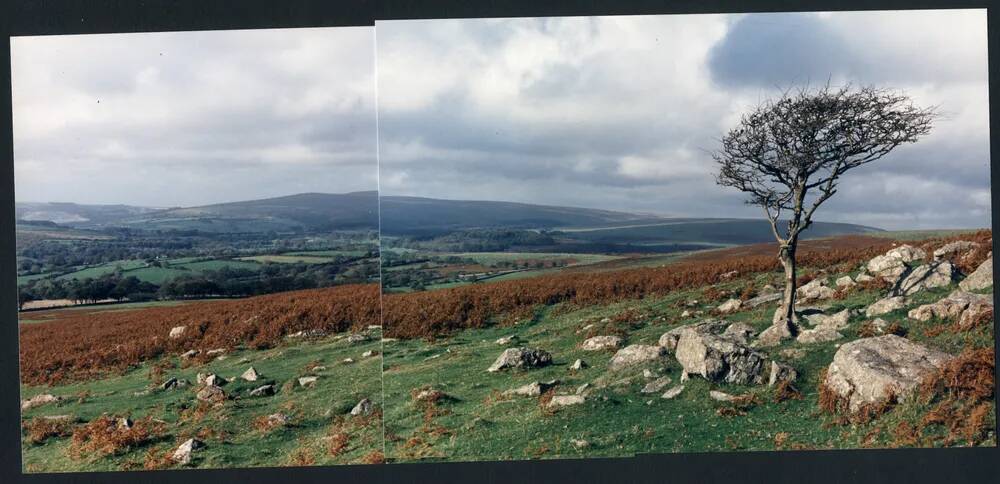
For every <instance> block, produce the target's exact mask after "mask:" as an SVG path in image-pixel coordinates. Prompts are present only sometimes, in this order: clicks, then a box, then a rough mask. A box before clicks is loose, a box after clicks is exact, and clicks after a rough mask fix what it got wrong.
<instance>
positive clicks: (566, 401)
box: [547, 395, 586, 408]
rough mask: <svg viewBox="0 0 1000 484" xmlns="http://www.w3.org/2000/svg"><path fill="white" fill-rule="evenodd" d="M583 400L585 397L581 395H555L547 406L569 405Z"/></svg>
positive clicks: (577, 403)
mask: <svg viewBox="0 0 1000 484" xmlns="http://www.w3.org/2000/svg"><path fill="white" fill-rule="evenodd" d="M584 401H586V398H585V397H584V396H582V395H556V396H554V397H552V400H550V401H549V403H548V405H547V407H548V408H555V407H568V406H570V405H579V404H581V403H583V402H584Z"/></svg>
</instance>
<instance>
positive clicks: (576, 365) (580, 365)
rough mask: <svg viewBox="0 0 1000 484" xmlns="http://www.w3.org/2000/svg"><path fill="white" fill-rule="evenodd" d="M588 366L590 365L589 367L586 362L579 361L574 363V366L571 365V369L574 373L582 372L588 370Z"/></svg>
mask: <svg viewBox="0 0 1000 484" xmlns="http://www.w3.org/2000/svg"><path fill="white" fill-rule="evenodd" d="M588 366H590V365H588V364H587V362H586V361H583V360H580V359H577V360H576V361H574V362H573V364H572V365H570V367H569V369H570V370H573V371H580V370H582V369H584V368H587V367H588Z"/></svg>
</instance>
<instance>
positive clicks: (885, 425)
mask: <svg viewBox="0 0 1000 484" xmlns="http://www.w3.org/2000/svg"><path fill="white" fill-rule="evenodd" d="M935 235H940V234H935ZM906 238H907V240H910V241H911V242H910V243H915V244H917V245H919V246H922V247H924V248H927V249H933V248H936V247H939V246H941V245H942V244H943V243H944V242H946V241H949V240H956V239H957V238H962V239H965V240H974V241H977V242H978V243H980V244H981V247H985V248H987V249H988V248H989V247H990V245H991V234H990V233H989V232H988V231H987V232H979V233H974V234H970V233H968V232H966V233H964V234H960V235H953V234H952V235H951V236H950V238H945V239H928V238H926V237H925V238H922V239H913V238H912V237H906ZM894 243H895V241H894V240H892V239H891V238H881V237H880V238H871V237H865V236H853V237H847V238H834V239H828V240H823V241H811V242H810V243H809V244H806V247H805V250H803V251H802V252H801V253H800V261H801V262H802V264H801V271H802V272H801V273H802V276H803V280H809V279H811V278H813V277H817V276H824V277H829V278H830V279H831V280H833V279H836V278H838V277H841V276H844V275H850V276H852V277H853V276H857V275H858V267H859V265H860V264H861V263H862V262H864V261H867V260H868V259H870V258H871V257H873V256H874V255H877V254H881V253H884V252H885V251H886V250H888V249H889V248H891V247H892V246H893V244H894ZM985 257H986V250H985V249H984V250H981V251H977V252H975V255H974V256H973V257H972V258H971V259H967V260H964V261H963V262H961V263H960V265H961V266H962V270H963V271H965V273H968V272H970V266H971V267H973V268H974V267H975V266H976V265H977V264H978V263H979V262H981V261H982V260H983V259H984V258H985ZM777 269H778V266H777V264H776V262H775V261H774V250H773V246H768V245H765V244H762V245H759V246H746V247H735V248H731V249H724V250H720V251H711V252H709V251H706V252H699V253H697V254H694V255H691V256H690V257H687V258H681V259H680V260H678V261H677V262H675V263H672V264H668V265H666V266H665V267H662V268H637V269H626V270H620V271H602V272H599V273H593V272H588V271H580V272H572V271H567V273H564V274H557V275H547V276H541V277H536V278H532V279H524V280H519V281H504V282H489V283H484V284H476V285H467V286H462V287H456V288H451V289H441V290H433V291H424V292H417V293H409V294H390V295H386V296H384V298H383V307H384V328H385V332H386V335H387V337H388V338H387V339H386V340H385V343H384V351H385V354H384V368H385V369H384V398H385V422H386V424H385V425H386V445H387V452H386V457H387V458H388V459H389V461H391V462H412V461H422V460H432V461H435V460H444V461H463V460H509V459H534V458H581V457H606V456H628V455H634V454H636V453H650V452H652V453H658V452H705V451H732V450H782V449H785V450H805V449H844V448H867V447H913V446H920V447H937V446H965V445H989V446H993V445H996V436H995V435H994V433H993V432H992V430H991V429H993V428H994V423H993V421H992V420H993V415H994V409H995V403H994V400H993V380H992V375H993V368H994V363H993V352H992V348H993V342H994V333H993V326H992V319H991V320H990V323H989V324H982V325H978V326H975V327H973V328H969V329H966V330H959V329H956V327H955V325H954V324H953V322H951V321H947V320H940V319H931V320H930V321H919V320H914V319H911V318H908V317H907V310H906V309H904V310H896V311H893V312H890V313H888V314H886V315H883V316H881V317H882V318H883V319H884V320H886V321H887V322H888V323H890V325H891V324H893V323H894V324H895V325H894V326H892V327H893V328H894V331H897V332H898V333H897V334H903V335H905V337H906V338H908V339H909V340H911V341H914V342H917V343H920V344H924V345H928V346H930V347H932V348H936V349H939V350H942V351H945V352H948V353H949V354H952V355H962V356H961V357H960V358H959V359H958V360H956V362H958V363H960V364H962V365H964V366H962V367H961V368H963V370H961V371H963V372H964V373H963V374H964V375H965V376H964V377H963V378H968V379H970V381H971V379H975V378H980V379H979V380H976V381H978V382H980V383H976V384H972V383H966V380H965V379H958V380H947V381H946V383H941V384H939V385H938V386H935V387H933V388H931V387H928V388H930V389H928V390H921V393H920V394H921V395H922V396H921V397H920V398H916V399H908V400H905V401H901V402H899V403H897V404H895V405H887V407H886V408H884V409H882V410H881V411H880V412H878V413H875V414H873V415H870V416H869V418H856V417H848V416H845V415H844V414H842V413H839V412H838V411H831V410H830V409H829V408H828V406H827V402H828V400H829V398H828V397H827V396H826V394H825V393H824V391H823V390H822V388H821V384H820V383H821V381H822V379H823V375H824V371H825V369H826V367H827V366H828V365H829V364H830V361H831V360H832V358H833V355H834V353H835V352H836V351H837V349H838V347H839V346H840V345H841V344H842V343H845V342H847V341H851V340H854V339H857V338H861V337H864V336H868V335H869V334H868V333H866V331H870V327H869V326H868V325H866V322H867V321H869V320H870V318H865V317H864V315H863V314H861V315H853V316H851V318H850V320H849V322H848V325H847V327H846V328H845V329H843V330H842V331H841V332H842V333H843V334H844V337H845V339H841V340H837V341H833V342H825V343H809V344H807V343H800V342H797V341H795V340H791V341H786V342H784V343H782V344H781V345H779V346H777V347H774V348H768V349H767V350H766V351H767V353H768V354H769V355H771V356H772V357H774V358H775V359H777V360H780V361H782V362H783V363H786V364H789V365H791V366H793V367H794V368H795V369H796V371H797V372H798V375H799V376H798V379H797V380H796V381H795V383H794V386H792V387H781V386H780V385H779V386H778V387H769V386H767V385H760V386H744V385H737V384H726V383H718V382H711V381H708V380H705V379H702V378H700V377H692V379H691V380H688V381H687V382H683V381H682V379H681V367H680V365H679V363H678V362H677V361H675V360H673V359H672V358H671V359H670V360H669V361H670V362H669V364H667V365H666V367H665V368H658V369H656V370H655V371H658V373H655V374H654V375H652V376H651V377H647V376H646V375H645V374H638V373H636V372H634V371H633V372H624V373H618V372H615V371H611V370H609V360H610V359H611V356H612V355H613V354H614V350H611V351H608V350H604V351H585V350H583V349H582V348H581V346H580V345H581V343H582V342H583V341H584V340H585V339H587V338H589V337H591V336H596V335H604V334H612V335H617V336H620V337H622V338H624V343H623V345H630V344H647V345H657V344H658V340H659V338H660V336H661V335H662V334H664V333H665V332H666V331H668V330H670V329H673V328H676V327H678V326H681V325H684V324H689V323H694V322H697V321H699V320H701V319H703V318H704V317H708V316H709V315H711V314H715V312H714V309H715V308H716V306H718V305H719V304H720V303H721V302H723V301H724V300H725V299H726V298H727V297H737V298H739V297H750V296H752V295H753V294H755V293H756V291H759V290H760V288H762V287H764V286H765V285H767V284H772V285H775V284H777V283H778V282H779V277H780V272H779V271H778V270H777ZM732 271H736V275H735V276H731V275H727V274H729V273H731V272H732ZM954 289H955V288H954V287H942V288H935V289H929V290H926V291H922V292H920V293H918V294H916V295H914V296H913V297H912V299H911V300H910V302H909V303H908V304H907V308H913V307H916V306H919V305H920V304H925V303H930V302H934V301H937V300H939V299H941V298H942V297H944V296H946V295H947V294H949V293H950V292H951V291H952V290H954ZM883 292H884V287H880V286H877V285H874V286H866V285H860V284H859V285H857V286H855V287H854V288H853V289H850V290H842V291H838V292H837V293H836V296H835V297H834V298H832V299H830V300H827V301H821V302H820V303H819V304H821V307H823V309H824V311H825V313H826V314H832V313H836V312H838V311H841V310H843V309H848V310H851V311H857V310H859V309H860V310H862V311H863V309H864V308H865V307H867V306H868V305H870V304H871V303H872V302H874V301H875V300H877V299H879V298H881V297H882V296H883ZM741 295H743V296H741ZM691 301H697V302H696V303H694V304H693V305H692V303H691ZM775 304H776V303H771V304H765V305H762V306H759V307H757V308H754V309H751V310H743V311H738V312H736V313H733V314H730V315H727V316H725V319H726V321H727V322H732V323H735V322H744V323H747V324H748V325H749V326H750V327H751V328H753V330H754V332H760V331H762V330H763V329H765V328H767V327H768V326H769V325H770V320H771V315H772V314H773V312H774V310H775ZM692 312H693V313H697V314H702V315H703V316H697V315H693V314H691V315H689V314H685V313H692ZM499 338H510V342H508V343H503V344H501V342H499V341H497V340H498V339H499ZM518 346H523V347H531V348H541V349H544V350H546V351H548V352H549V353H551V354H552V356H553V363H552V364H551V365H549V366H545V367H542V368H538V369H530V370H522V369H514V370H509V371H501V372H496V373H490V372H487V371H486V369H487V368H488V367H489V366H490V364H491V363H493V362H494V360H495V359H496V358H497V356H498V355H499V354H500V353H501V352H502V351H503V350H504V348H508V347H518ZM577 359H582V360H583V361H585V362H586V363H587V364H588V365H589V366H588V367H586V368H583V369H580V370H573V369H571V368H570V366H571V364H572V363H573V362H574V361H575V360H577ZM943 375H944V374H943V373H942V374H941V375H938V376H936V377H935V378H945V377H944V376H943ZM661 376H666V377H668V378H669V379H670V380H672V381H671V382H670V383H669V384H668V385H667V386H666V388H671V387H675V386H677V385H679V384H682V385H683V386H684V389H683V391H682V392H681V393H680V394H679V395H678V396H676V397H675V398H673V399H669V400H668V399H665V398H660V393H663V389H660V390H659V391H657V392H655V393H643V392H642V391H641V389H643V388H644V386H646V385H647V384H649V383H650V382H652V381H653V379H658V378H659V377H661ZM949 378H951V377H949ZM553 380H554V381H555V382H556V383H555V386H554V387H553V388H552V389H549V390H547V391H543V393H542V394H541V395H540V396H517V395H510V394H505V393H504V392H506V391H508V390H512V389H515V388H518V387H521V386H522V385H526V384H528V383H532V382H548V381H553ZM928 381H930V380H928ZM938 381H945V380H938ZM961 385H983V386H979V387H971V386H970V387H965V386H961ZM985 385H988V387H986V386H985ZM970 388H977V390H975V391H973V390H970ZM710 391H722V392H725V393H727V394H730V395H736V396H737V399H736V400H734V401H732V402H720V401H716V400H714V399H712V398H709V395H708V394H709V392H710ZM421 392H424V393H423V394H424V395H432V397H429V398H420V395H421ZM576 394H581V395H586V397H585V401H584V402H583V403H582V404H577V405H572V406H568V407H559V408H552V407H548V406H547V404H548V402H550V401H551V400H552V398H553V397H554V396H556V395H576Z"/></svg>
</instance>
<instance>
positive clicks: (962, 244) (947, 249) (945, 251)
mask: <svg viewBox="0 0 1000 484" xmlns="http://www.w3.org/2000/svg"><path fill="white" fill-rule="evenodd" d="M976 247H979V244H977V243H975V242H971V241H968V240H957V241H955V242H949V243H947V244H944V245H942V246H941V247H939V248H938V249H937V250H935V251H934V258H935V259H941V258H943V257H945V256H948V255H951V254H955V253H958V252H965V251H967V250H971V249H974V248H976Z"/></svg>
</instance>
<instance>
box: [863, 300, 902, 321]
mask: <svg viewBox="0 0 1000 484" xmlns="http://www.w3.org/2000/svg"><path fill="white" fill-rule="evenodd" d="M907 304H909V300H908V299H906V298H905V297H903V296H891V297H887V298H884V299H879V300H878V301H875V302H873V303H872V304H871V306H868V307H867V308H865V316H868V317H869V318H870V317H873V316H881V315H883V314H887V313H891V312H893V311H897V310H899V309H903V308H905V307H906V305H907Z"/></svg>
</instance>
